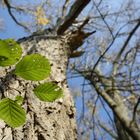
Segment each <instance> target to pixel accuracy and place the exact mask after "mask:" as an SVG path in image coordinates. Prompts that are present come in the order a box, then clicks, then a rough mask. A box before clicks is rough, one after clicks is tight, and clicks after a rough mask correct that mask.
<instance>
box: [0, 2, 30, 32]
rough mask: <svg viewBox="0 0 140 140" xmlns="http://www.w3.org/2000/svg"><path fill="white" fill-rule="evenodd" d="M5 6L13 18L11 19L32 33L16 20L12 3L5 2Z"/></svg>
mask: <svg viewBox="0 0 140 140" xmlns="http://www.w3.org/2000/svg"><path fill="white" fill-rule="evenodd" d="M3 1H4V4H5V5H6V7H7V10H8V13H9V15H10V16H11V18H12V19H13V20H14V21H15V23H16V24H17V25H19V26H21V27H23V28H24V29H26V30H27V31H30V30H29V29H28V28H27V27H26V26H25V25H23V24H22V23H20V22H18V20H17V19H16V18H15V16H14V15H13V13H12V11H11V8H13V7H12V6H11V5H10V3H9V2H8V0H3Z"/></svg>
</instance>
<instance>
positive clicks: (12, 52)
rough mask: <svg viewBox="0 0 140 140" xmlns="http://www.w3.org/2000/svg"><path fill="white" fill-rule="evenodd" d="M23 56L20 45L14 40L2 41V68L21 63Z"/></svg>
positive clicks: (0, 61) (0, 49) (0, 42)
mask: <svg viewBox="0 0 140 140" xmlns="http://www.w3.org/2000/svg"><path fill="white" fill-rule="evenodd" d="M21 55H22V49H21V47H20V45H19V44H18V43H17V42H16V41H14V40H13V39H6V40H0V66H11V65H14V64H15V63H16V62H18V61H19V59H20V58H21Z"/></svg>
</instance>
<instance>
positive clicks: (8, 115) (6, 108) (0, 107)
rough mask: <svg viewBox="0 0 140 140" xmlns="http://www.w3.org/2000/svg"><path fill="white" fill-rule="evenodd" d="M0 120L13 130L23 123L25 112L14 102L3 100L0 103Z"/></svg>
mask: <svg viewBox="0 0 140 140" xmlns="http://www.w3.org/2000/svg"><path fill="white" fill-rule="evenodd" d="M0 119H2V120H4V121H5V122H6V123H7V124H8V125H9V126H11V127H13V128H14V127H19V126H21V125H23V124H24V123H25V120H26V116H25V111H24V110H23V108H22V107H21V106H20V105H18V104H17V103H16V102H15V101H13V100H11V99H9V98H5V99H3V100H1V101H0Z"/></svg>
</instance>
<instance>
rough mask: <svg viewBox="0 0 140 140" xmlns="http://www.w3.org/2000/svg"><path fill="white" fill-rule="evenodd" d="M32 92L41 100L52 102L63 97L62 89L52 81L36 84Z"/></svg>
mask: <svg viewBox="0 0 140 140" xmlns="http://www.w3.org/2000/svg"><path fill="white" fill-rule="evenodd" d="M34 93H35V95H36V96H37V97H38V98H39V99H40V100H41V101H48V102H53V101H55V100H56V99H58V98H60V97H63V91H62V89H61V88H60V87H58V86H57V85H56V84H55V83H52V82H48V83H44V84H41V85H39V86H37V87H36V88H35V89H34Z"/></svg>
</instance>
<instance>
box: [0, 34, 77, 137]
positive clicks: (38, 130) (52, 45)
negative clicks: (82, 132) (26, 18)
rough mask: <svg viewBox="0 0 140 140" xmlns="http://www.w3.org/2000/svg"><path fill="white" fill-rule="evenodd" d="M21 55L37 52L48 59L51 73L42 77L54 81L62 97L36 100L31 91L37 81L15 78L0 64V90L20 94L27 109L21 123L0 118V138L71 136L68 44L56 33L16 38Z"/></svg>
mask: <svg viewBox="0 0 140 140" xmlns="http://www.w3.org/2000/svg"><path fill="white" fill-rule="evenodd" d="M19 42H20V44H21V46H22V48H23V51H24V53H23V55H26V54H27V53H40V54H42V55H44V56H45V57H47V58H48V59H49V61H50V63H51V76H50V77H49V78H48V79H46V80H45V81H55V82H57V83H58V85H59V86H60V87H61V88H62V89H63V92H64V98H61V99H58V100H57V101H55V102H53V103H46V102H42V101H39V99H37V97H35V96H34V94H33V91H32V90H33V88H34V85H35V84H37V82H31V81H26V80H23V79H21V78H17V77H15V76H14V75H12V74H11V73H9V72H10V71H12V69H13V67H12V68H11V69H9V68H8V69H5V68H1V70H0V71H1V81H0V82H1V83H0V84H1V93H2V94H3V95H4V96H6V97H9V98H12V99H14V97H15V96H16V95H22V96H23V97H24V105H23V107H24V108H25V109H26V111H27V120H26V124H25V125H24V126H21V127H20V128H16V129H12V128H10V127H9V126H7V125H6V124H5V123H4V122H2V121H0V140H75V139H77V135H76V133H77V132H76V122H75V107H74V104H73V99H72V97H71V93H70V91H69V88H68V85H67V81H66V70H67V64H68V57H69V46H68V45H67V44H66V43H65V41H64V39H62V38H58V37H44V36H43V37H41V36H38V37H37V36H34V37H29V38H26V39H22V40H20V41H19Z"/></svg>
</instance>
